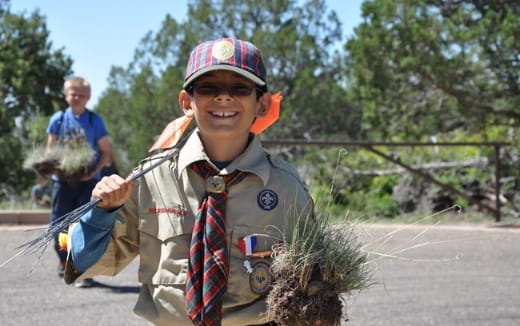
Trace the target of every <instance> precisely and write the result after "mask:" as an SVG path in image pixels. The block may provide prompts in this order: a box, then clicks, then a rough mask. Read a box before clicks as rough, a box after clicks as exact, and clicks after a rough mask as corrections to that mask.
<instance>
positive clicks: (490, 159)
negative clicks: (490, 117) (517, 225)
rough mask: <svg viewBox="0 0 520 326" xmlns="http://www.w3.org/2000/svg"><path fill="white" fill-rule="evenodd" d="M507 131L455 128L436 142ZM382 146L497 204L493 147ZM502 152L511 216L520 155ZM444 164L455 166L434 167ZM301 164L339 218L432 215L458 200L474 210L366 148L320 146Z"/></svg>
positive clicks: (314, 191) (503, 179)
mask: <svg viewBox="0 0 520 326" xmlns="http://www.w3.org/2000/svg"><path fill="white" fill-rule="evenodd" d="M509 131H510V130H509ZM509 131H508V130H507V128H504V127H501V126H496V127H490V128H488V129H486V130H484V131H483V132H482V133H479V134H474V135H472V136H468V135H467V134H466V133H465V132H461V131H456V132H452V133H447V134H445V135H443V136H442V137H441V136H439V137H437V141H438V142H448V141H454V142H457V141H473V142H477V141H484V140H485V138H487V137H493V139H495V137H498V138H499V139H504V138H506V135H507V134H508V133H510V132H509ZM423 141H427V139H423ZM378 150H380V151H382V152H385V153H387V154H388V155H390V156H392V157H393V158H395V159H398V160H399V161H401V162H402V163H404V164H406V165H409V166H412V167H414V168H416V169H419V170H420V171H423V172H424V173H427V174H429V175H431V176H432V177H434V178H435V179H437V180H438V181H440V182H442V183H444V184H447V185H450V186H452V187H453V188H455V189H457V190H458V191H460V192H463V193H465V194H467V195H469V196H471V197H472V198H473V199H475V200H479V201H482V200H483V201H484V202H486V203H487V204H488V205H490V206H494V205H495V204H494V202H493V201H494V189H495V179H494V177H495V165H494V163H495V149H494V147H485V146H457V147H444V146H437V147H435V146H432V147H422V146H421V147H388V148H384V147H381V148H378ZM500 153H501V156H500V158H501V166H500V175H501V193H502V194H503V196H505V198H506V200H507V203H505V206H504V207H503V210H502V212H503V213H506V214H507V212H508V211H510V210H514V209H515V205H516V204H515V199H514V198H516V197H515V196H516V193H517V192H518V191H519V189H520V185H519V183H518V162H519V158H518V150H517V149H516V148H509V147H503V148H502V149H501V152H500ZM445 163H446V164H447V163H451V164H452V165H453V166H451V167H444V168H441V167H436V166H439V165H441V164H445ZM297 165H299V166H303V167H305V169H303V170H304V171H309V172H308V173H307V174H306V175H305V180H306V182H307V183H308V184H309V185H310V186H311V189H312V195H313V198H315V199H316V201H317V202H318V203H327V206H326V207H325V208H326V210H327V212H329V213H330V214H332V215H333V216H336V217H338V218H343V217H344V216H345V215H347V216H348V218H360V219H374V218H381V217H383V218H396V217H398V216H403V215H406V214H410V213H415V214H422V213H426V214H431V213H433V212H437V211H440V210H443V209H446V208H448V207H450V206H452V205H454V204H458V205H460V206H462V207H463V209H464V211H470V212H471V211H474V209H475V208H476V206H474V204H473V203H472V202H470V201H468V199H466V198H463V197H460V196H458V195H455V194H453V193H451V192H450V191H449V190H446V189H443V188H441V187H439V186H437V185H434V184H431V183H429V182H428V181H426V180H423V179H422V178H420V177H418V176H416V175H414V174H411V173H410V172H408V171H406V170H404V169H402V168H400V167H398V166H397V165H395V164H393V163H391V162H389V161H386V160H385V159H383V158H381V157H379V156H376V155H375V154H373V153H372V152H369V151H366V150H363V149H358V148H349V149H348V151H347V150H345V149H338V148H326V149H318V150H314V151H311V152H309V153H308V154H307V155H306V156H304V157H303V158H302V159H301V160H300V161H298V163H297ZM309 167H311V168H309ZM503 205H504V204H503ZM322 206H323V205H322ZM487 213H488V214H490V213H489V212H487Z"/></svg>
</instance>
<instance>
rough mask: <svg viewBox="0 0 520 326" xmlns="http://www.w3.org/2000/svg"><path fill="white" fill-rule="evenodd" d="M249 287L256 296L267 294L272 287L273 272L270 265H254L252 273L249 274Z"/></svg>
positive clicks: (264, 263) (261, 263) (258, 263)
mask: <svg viewBox="0 0 520 326" xmlns="http://www.w3.org/2000/svg"><path fill="white" fill-rule="evenodd" d="M249 286H250V287H251V291H253V293H255V294H260V295H262V294H265V293H266V292H267V291H268V290H269V287H270V286H271V270H270V268H269V264H267V263H266V262H264V261H258V262H256V263H254V264H253V267H252V272H251V274H249Z"/></svg>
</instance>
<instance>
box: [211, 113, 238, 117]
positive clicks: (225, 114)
mask: <svg viewBox="0 0 520 326" xmlns="http://www.w3.org/2000/svg"><path fill="white" fill-rule="evenodd" d="M213 114H214V115H216V116H219V117H230V116H232V115H234V114H235V113H234V112H213Z"/></svg>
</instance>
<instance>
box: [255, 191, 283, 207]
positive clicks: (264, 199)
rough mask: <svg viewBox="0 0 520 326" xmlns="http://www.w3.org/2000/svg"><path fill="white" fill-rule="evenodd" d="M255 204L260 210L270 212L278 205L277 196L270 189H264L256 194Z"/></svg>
mask: <svg viewBox="0 0 520 326" xmlns="http://www.w3.org/2000/svg"><path fill="white" fill-rule="evenodd" d="M257 202H258V206H260V208H261V209H263V210H265V211H270V210H272V209H274V208H275V207H276V205H278V195H277V194H276V193H275V192H274V191H272V190H270V189H264V190H262V191H261V192H260V193H259V194H258V198H257Z"/></svg>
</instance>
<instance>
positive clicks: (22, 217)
mask: <svg viewBox="0 0 520 326" xmlns="http://www.w3.org/2000/svg"><path fill="white" fill-rule="evenodd" d="M50 215H51V211H50V210H48V209H39V210H5V211H0V224H48V223H49V216H50Z"/></svg>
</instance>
